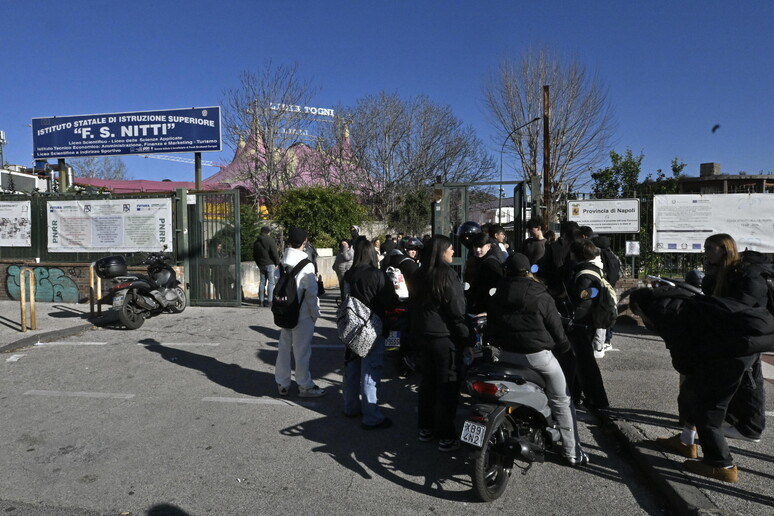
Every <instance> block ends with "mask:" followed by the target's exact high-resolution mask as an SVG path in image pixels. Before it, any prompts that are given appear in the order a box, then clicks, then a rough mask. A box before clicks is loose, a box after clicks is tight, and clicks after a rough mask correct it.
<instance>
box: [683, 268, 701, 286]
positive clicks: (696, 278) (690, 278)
mask: <svg viewBox="0 0 774 516" xmlns="http://www.w3.org/2000/svg"><path fill="white" fill-rule="evenodd" d="M703 279H704V273H703V272H702V271H700V270H698V269H693V270H692V271H688V272H687V273H686V275H685V282H686V283H688V284H689V285H692V286H694V287H696V288H701V280H703Z"/></svg>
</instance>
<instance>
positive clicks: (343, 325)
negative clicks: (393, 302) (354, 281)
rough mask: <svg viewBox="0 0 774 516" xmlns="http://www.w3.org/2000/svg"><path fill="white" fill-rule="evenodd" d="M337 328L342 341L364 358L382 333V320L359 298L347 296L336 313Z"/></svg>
mask: <svg viewBox="0 0 774 516" xmlns="http://www.w3.org/2000/svg"><path fill="white" fill-rule="evenodd" d="M336 327H337V329H338V333H339V338H340V339H341V341H342V342H344V344H345V345H346V346H347V347H348V348H349V349H351V350H352V351H353V352H354V353H355V354H356V355H357V356H359V357H364V356H366V355H367V354H368V352H369V351H370V350H371V348H372V347H373V345H374V342H376V339H377V338H379V335H381V333H382V320H381V318H380V317H379V316H378V315H376V314H375V313H373V312H372V311H371V309H370V308H368V307H367V306H366V305H365V304H364V303H363V302H362V301H360V300H359V299H358V298H356V297H355V296H352V295H351V294H346V296H345V297H344V301H343V302H342V303H341V305H339V308H338V310H337V312H336Z"/></svg>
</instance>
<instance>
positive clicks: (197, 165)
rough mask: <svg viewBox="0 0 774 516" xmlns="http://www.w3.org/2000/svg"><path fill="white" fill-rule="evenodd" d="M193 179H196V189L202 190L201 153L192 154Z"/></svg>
mask: <svg viewBox="0 0 774 516" xmlns="http://www.w3.org/2000/svg"><path fill="white" fill-rule="evenodd" d="M194 177H195V179H196V189H197V190H201V189H202V153H201V152H194Z"/></svg>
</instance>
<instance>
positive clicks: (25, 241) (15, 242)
mask: <svg viewBox="0 0 774 516" xmlns="http://www.w3.org/2000/svg"><path fill="white" fill-rule="evenodd" d="M30 206H31V204H30V201H2V202H0V246H2V247H31V246H32V218H31V217H30Z"/></svg>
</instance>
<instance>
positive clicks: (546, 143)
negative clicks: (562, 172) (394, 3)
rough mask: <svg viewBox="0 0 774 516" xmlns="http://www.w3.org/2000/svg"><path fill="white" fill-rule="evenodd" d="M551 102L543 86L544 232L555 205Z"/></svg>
mask: <svg viewBox="0 0 774 516" xmlns="http://www.w3.org/2000/svg"><path fill="white" fill-rule="evenodd" d="M550 111H551V110H550V100H549V95H548V85H545V86H543V231H546V230H548V229H550V226H549V220H548V213H549V209H548V207H549V204H553V198H552V197H551V181H550V178H551V152H550V149H551V133H550V132H549V123H548V117H549V115H550Z"/></svg>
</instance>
